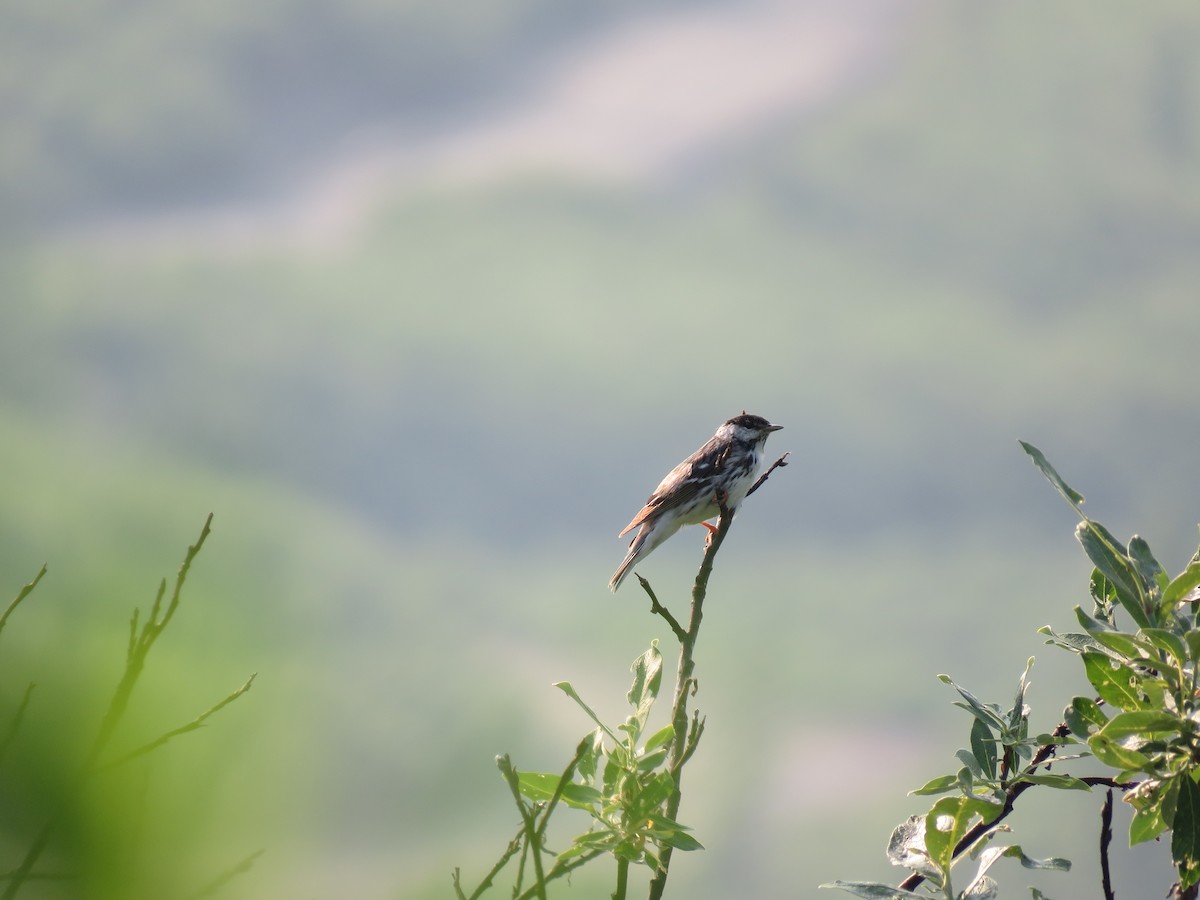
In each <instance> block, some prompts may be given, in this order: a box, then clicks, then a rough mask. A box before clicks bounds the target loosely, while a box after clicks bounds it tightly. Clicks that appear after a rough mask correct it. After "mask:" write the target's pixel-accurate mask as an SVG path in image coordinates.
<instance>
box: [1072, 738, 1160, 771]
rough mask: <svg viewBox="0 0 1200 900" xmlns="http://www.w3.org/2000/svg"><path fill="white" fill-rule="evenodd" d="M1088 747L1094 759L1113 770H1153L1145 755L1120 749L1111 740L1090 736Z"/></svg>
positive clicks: (1126, 748) (1127, 749) (1125, 748)
mask: <svg viewBox="0 0 1200 900" xmlns="http://www.w3.org/2000/svg"><path fill="white" fill-rule="evenodd" d="M1088 747H1090V748H1091V751H1092V753H1093V754H1094V755H1095V757H1096V759H1098V760H1100V762H1102V763H1104V764H1105V765H1106V766H1112V768H1114V769H1119V770H1121V771H1123V772H1149V771H1150V770H1151V769H1153V763H1152V761H1151V759H1150V757H1148V756H1147V755H1146V754H1144V753H1142V752H1140V751H1138V750H1131V749H1129V748H1128V747H1122V746H1121V745H1120V744H1118V743H1116V742H1115V741H1113V740H1112V739H1110V738H1105V737H1101V736H1100V735H1099V734H1094V735H1092V737H1091V739H1090V740H1089V741H1088Z"/></svg>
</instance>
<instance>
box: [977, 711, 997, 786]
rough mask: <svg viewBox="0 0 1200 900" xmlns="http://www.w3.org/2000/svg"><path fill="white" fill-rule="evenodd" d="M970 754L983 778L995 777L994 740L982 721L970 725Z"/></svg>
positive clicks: (990, 731) (990, 730)
mask: <svg viewBox="0 0 1200 900" xmlns="http://www.w3.org/2000/svg"><path fill="white" fill-rule="evenodd" d="M971 752H972V753H973V754H974V755H975V760H976V762H978V764H979V768H980V770H981V771H982V773H983V776H984V777H985V778H988V779H992V778H995V777H996V738H995V735H994V734H993V733H992V729H991V728H989V727H988V724H987V723H986V722H984V721H983V720H982V719H975V720H974V721H973V722H972V723H971Z"/></svg>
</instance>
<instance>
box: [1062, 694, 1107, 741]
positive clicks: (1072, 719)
mask: <svg viewBox="0 0 1200 900" xmlns="http://www.w3.org/2000/svg"><path fill="white" fill-rule="evenodd" d="M1063 717H1064V718H1065V719H1066V720H1067V727H1068V728H1070V729H1071V733H1072V734H1074V735H1075V736H1076V737H1078V738H1080V739H1084V740H1086V739H1087V737H1088V735H1089V733H1090V732H1091V729H1092V728H1095V729H1096V730H1097V731H1098V730H1100V729H1101V728H1103V727H1104V726H1105V725H1107V724H1108V716H1106V715H1105V714H1104V710H1102V709H1101V708H1100V705H1099V704H1098V703H1096V701H1095V700H1093V699H1092V698H1091V697H1076V698H1075V699H1073V700H1072V701H1071V705H1070V706H1068V707H1067V709H1066V711H1065V712H1064V713H1063Z"/></svg>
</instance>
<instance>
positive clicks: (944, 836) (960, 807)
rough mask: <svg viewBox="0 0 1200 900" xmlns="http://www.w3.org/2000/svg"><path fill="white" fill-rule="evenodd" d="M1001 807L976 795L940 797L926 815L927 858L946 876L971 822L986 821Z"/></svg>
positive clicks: (993, 816) (996, 813) (1001, 808)
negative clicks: (955, 851) (974, 820)
mask: <svg viewBox="0 0 1200 900" xmlns="http://www.w3.org/2000/svg"><path fill="white" fill-rule="evenodd" d="M1003 809H1004V807H1003V806H1002V805H1001V804H999V803H990V802H988V801H986V800H981V799H979V798H976V797H943V798H942V799H941V800H939V801H938V802H937V803H935V804H933V807H932V808H931V809H930V810H929V812H928V813H926V814H925V849H926V850H927V851H928V853H929V858H930V860H931V861H932V862H933V864H934V865H935V866H937V867H938V869H939V870H940V871H942V872H943V873H946V874H947V875H948V874H949V872H950V865H951V863H952V861H953V858H954V848H955V846H956V845H957V844H958V842H959V841H960V840H961V839H962V836H963V835H964V834H965V833H966V831H967V828H968V827H969V826H970V824H971V821H972V820H973V819H974V818H975V817H976V816H979V817H980V818H982V819H983V820H984V821H985V822H991V821H992V820H993V819H995V818H996V817H997V816H998V815H1000V813H1001V811H1003ZM943 883H945V882H944V881H943Z"/></svg>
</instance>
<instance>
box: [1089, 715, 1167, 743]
mask: <svg viewBox="0 0 1200 900" xmlns="http://www.w3.org/2000/svg"><path fill="white" fill-rule="evenodd" d="M1183 727H1184V724H1183V722H1182V721H1181V720H1180V719H1179V717H1178V716H1175V715H1172V714H1171V713H1168V712H1161V711H1159V710H1154V709H1139V710H1136V711H1135V712H1123V713H1119V714H1118V715H1115V716H1113V717H1112V718H1111V719H1109V721H1108V724H1106V725H1105V726H1104V727H1103V728H1101V729H1100V732H1099V736H1100V737H1104V738H1107V739H1108V740H1112V741H1120V740H1122V739H1124V738H1127V737H1139V738H1143V739H1145V740H1151V739H1152V736H1153V735H1162V734H1174V733H1176V732H1179V731H1180V730H1182V729H1183Z"/></svg>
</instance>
